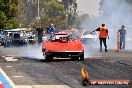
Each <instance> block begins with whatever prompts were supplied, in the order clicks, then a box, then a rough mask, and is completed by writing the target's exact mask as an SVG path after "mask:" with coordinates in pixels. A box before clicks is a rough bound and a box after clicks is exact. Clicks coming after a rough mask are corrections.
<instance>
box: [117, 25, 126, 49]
mask: <svg viewBox="0 0 132 88" xmlns="http://www.w3.org/2000/svg"><path fill="white" fill-rule="evenodd" d="M118 32H119V33H120V49H123V50H125V42H126V40H125V36H126V34H127V32H126V29H125V26H124V25H122V26H121V29H119V30H118Z"/></svg>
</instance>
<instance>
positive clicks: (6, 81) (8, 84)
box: [0, 68, 15, 88]
mask: <svg viewBox="0 0 132 88" xmlns="http://www.w3.org/2000/svg"><path fill="white" fill-rule="evenodd" d="M0 81H1V82H2V84H3V85H4V88H14V86H15V84H14V83H13V82H12V81H11V79H10V78H9V77H8V76H7V74H6V73H5V72H4V71H3V70H2V69H1V68H0Z"/></svg>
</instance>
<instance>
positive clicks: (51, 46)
mask: <svg viewBox="0 0 132 88" xmlns="http://www.w3.org/2000/svg"><path fill="white" fill-rule="evenodd" d="M42 52H43V56H44V57H45V60H52V59H53V57H71V58H72V59H77V60H81V61H82V60H84V45H83V44H82V42H81V41H80V38H79V37H78V35H76V34H73V33H66V32H60V33H55V34H53V35H52V36H51V37H50V38H49V39H46V40H43V46H42Z"/></svg>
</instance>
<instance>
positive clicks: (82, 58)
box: [79, 52, 84, 61]
mask: <svg viewBox="0 0 132 88" xmlns="http://www.w3.org/2000/svg"><path fill="white" fill-rule="evenodd" d="M79 60H80V61H83V60H84V52H83V53H82V54H81V55H80V57H79Z"/></svg>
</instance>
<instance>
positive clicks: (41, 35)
mask: <svg viewBox="0 0 132 88" xmlns="http://www.w3.org/2000/svg"><path fill="white" fill-rule="evenodd" d="M36 31H37V33H38V44H40V43H42V37H43V28H40V27H39V28H37V29H36Z"/></svg>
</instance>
